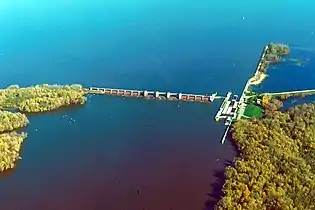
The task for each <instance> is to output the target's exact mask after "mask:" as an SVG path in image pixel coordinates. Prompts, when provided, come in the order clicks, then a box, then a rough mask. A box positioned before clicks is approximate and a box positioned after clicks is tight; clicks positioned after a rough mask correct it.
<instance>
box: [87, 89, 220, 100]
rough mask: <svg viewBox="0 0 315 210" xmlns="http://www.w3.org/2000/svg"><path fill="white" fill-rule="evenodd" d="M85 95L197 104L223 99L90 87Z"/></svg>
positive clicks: (189, 94)
mask: <svg viewBox="0 0 315 210" xmlns="http://www.w3.org/2000/svg"><path fill="white" fill-rule="evenodd" d="M84 90H85V92H86V93H87V94H103V95H115V96H125V97H136V98H147V99H150V98H151V99H165V100H173V101H197V102H213V101H214V100H215V99H221V98H225V97H224V96H218V95H217V93H213V94H211V95H208V94H193V93H173V92H161V91H148V90H128V89H113V88H100V87H90V88H85V89H84Z"/></svg>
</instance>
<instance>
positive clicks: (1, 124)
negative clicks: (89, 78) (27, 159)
mask: <svg viewBox="0 0 315 210" xmlns="http://www.w3.org/2000/svg"><path fill="white" fill-rule="evenodd" d="M84 94H85V92H84V90H83V88H82V86H80V85H70V86H60V85H36V86H34V87H26V88H20V87H19V86H17V85H12V86H10V87H8V88H6V89H4V90H1V91H0V109H4V108H14V109H17V110H19V111H23V112H43V111H50V110H53V109H57V108H59V107H62V106H67V105H71V104H83V103H84V102H85V101H86V97H85V96H84ZM28 123H29V121H28V119H27V117H26V115H25V114H22V113H18V112H17V113H12V112H9V111H1V110H0V172H1V171H4V170H7V169H10V168H13V167H14V166H15V163H16V161H17V160H18V159H19V153H20V149H21V144H22V142H23V140H24V139H25V138H26V137H27V134H26V133H17V132H16V131H14V130H15V129H18V128H22V127H24V126H26V125H27V124H28Z"/></svg>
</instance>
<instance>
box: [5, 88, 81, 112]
mask: <svg viewBox="0 0 315 210" xmlns="http://www.w3.org/2000/svg"><path fill="white" fill-rule="evenodd" d="M85 101H86V97H85V92H84V90H83V88H82V87H81V86H80V85H70V86H69V85H64V86H62V85H47V84H46V85H36V86H33V87H25V88H19V87H18V86H10V87H8V88H7V89H5V90H4V91H2V95H1V96H0V107H2V108H15V109H17V110H19V111H22V112H44V111H50V110H54V109H57V108H60V107H62V106H68V105H74V104H84V103H85Z"/></svg>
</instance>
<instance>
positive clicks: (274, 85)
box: [255, 46, 315, 92]
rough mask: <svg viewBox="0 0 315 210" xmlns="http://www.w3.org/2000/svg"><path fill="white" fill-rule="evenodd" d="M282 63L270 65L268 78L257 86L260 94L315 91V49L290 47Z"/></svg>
mask: <svg viewBox="0 0 315 210" xmlns="http://www.w3.org/2000/svg"><path fill="white" fill-rule="evenodd" d="M291 49H292V50H291V53H290V55H289V56H287V57H285V58H284V60H283V62H281V63H278V64H274V65H271V66H270V67H269V69H268V70H267V74H268V75H269V77H267V79H266V80H265V81H264V82H263V83H262V84H261V85H260V86H259V87H255V89H256V90H257V91H260V92H282V91H294V90H305V89H306V90H309V89H315V71H314V69H315V49H313V50H312V49H307V48H301V47H296V46H292V47H291Z"/></svg>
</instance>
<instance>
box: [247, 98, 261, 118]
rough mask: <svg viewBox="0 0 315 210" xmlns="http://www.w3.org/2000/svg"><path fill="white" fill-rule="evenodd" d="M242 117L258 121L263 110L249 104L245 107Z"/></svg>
mask: <svg viewBox="0 0 315 210" xmlns="http://www.w3.org/2000/svg"><path fill="white" fill-rule="evenodd" d="M244 115H245V116H247V117H250V118H254V119H259V118H261V117H262V115H263V109H262V108H261V107H259V106H256V105H255V104H254V103H252V102H251V103H249V104H248V105H247V106H246V108H245V111H244Z"/></svg>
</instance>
